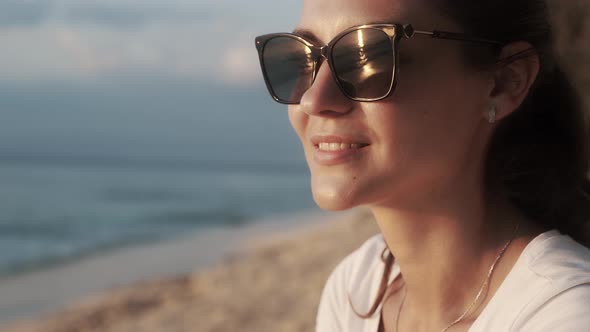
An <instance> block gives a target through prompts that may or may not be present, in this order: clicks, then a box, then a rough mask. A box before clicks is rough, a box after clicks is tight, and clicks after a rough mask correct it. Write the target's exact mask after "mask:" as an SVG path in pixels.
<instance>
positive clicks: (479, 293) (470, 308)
mask: <svg viewBox="0 0 590 332" xmlns="http://www.w3.org/2000/svg"><path fill="white" fill-rule="evenodd" d="M519 226H520V223H518V224H516V227H515V228H514V233H513V234H512V236H511V237H510V239H509V240H508V242H506V244H504V247H502V249H501V250H500V252H499V253H498V255H497V256H496V259H494V262H493V263H492V265H491V266H490V269H489V270H488V274H487V275H486V278H485V280H484V281H483V284H482V285H481V287H480V288H479V291H478V292H477V295H476V296H475V298H474V299H473V301H472V302H471V304H469V306H468V307H467V309H465V311H464V312H463V313H462V314H461V315H460V316H459V317H458V318H457V319H455V320H454V321H453V322H452V323H451V324H449V325H447V326H446V327H445V328H443V329H442V330H441V331H440V332H446V331H447V330H448V329H450V328H451V327H453V326H455V325H457V324H458V323H459V322H460V321H462V320H463V319H464V318H465V317H466V316H467V314H469V313H470V312H471V310H472V309H473V307H474V306H475V304H476V303H477V302H478V301H479V298H480V297H481V295H482V294H483V292H484V289H486V288H487V287H488V285H489V283H490V278H491V277H492V274H493V273H494V269H495V268H496V264H497V263H498V261H499V260H500V258H502V256H503V255H504V252H506V249H508V247H509V246H510V244H511V243H512V240H513V239H514V237H515V236H516V233H517V232H518V228H519ZM404 288H405V287H404ZM407 295H408V289H407V288H406V289H405V291H404V298H403V299H402V303H401V304H400V306H399V309H398V311H397V319H396V322H395V325H396V326H395V331H396V332H399V317H400V314H401V313H402V308H403V306H404V303H405V302H406V296H407Z"/></svg>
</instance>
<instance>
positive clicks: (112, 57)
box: [0, 0, 302, 162]
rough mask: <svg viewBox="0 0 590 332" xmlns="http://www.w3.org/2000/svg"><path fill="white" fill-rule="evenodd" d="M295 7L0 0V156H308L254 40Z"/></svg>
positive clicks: (268, 0) (287, 22) (267, 1)
mask: <svg viewBox="0 0 590 332" xmlns="http://www.w3.org/2000/svg"><path fill="white" fill-rule="evenodd" d="M299 13H300V3H299V1H295V0H281V1H275V0H250V1H238V0H232V1H219V0H217V1H215V0H166V1H164V0H159V1H156V0H3V1H0V45H2V46H1V49H2V51H1V52H0V119H1V121H0V161H1V160H10V159H11V158H12V159H14V158H17V159H19V158H20V159H23V158H24V159H27V158H29V159H31V158H32V159H35V158H38V157H39V156H41V157H43V158H46V157H49V158H62V157H63V158H125V159H153V158H156V159H158V158H160V159H161V158H164V159H178V160H180V159H183V160H184V159H189V160H209V161H210V160H244V159H248V160H263V159H264V160H266V159H269V160H275V161H281V162H284V161H287V162H291V161H294V160H300V161H301V160H302V157H301V153H300V148H299V144H298V142H297V140H296V137H295V136H294V133H293V132H292V130H291V128H290V127H289V124H288V119H287V114H286V111H285V109H286V108H285V107H284V106H283V105H279V104H276V103H274V102H273V101H272V100H271V99H270V97H269V96H268V93H267V92H266V90H265V88H264V83H263V81H262V76H261V74H260V69H259V64H258V58H257V54H256V50H255V47H254V37H255V36H256V35H258V34H263V33H269V32H279V31H289V30H292V29H293V27H294V25H295V23H296V22H297V19H298V16H299ZM269 151H273V152H272V153H269Z"/></svg>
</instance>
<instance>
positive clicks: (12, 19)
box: [0, 0, 52, 26]
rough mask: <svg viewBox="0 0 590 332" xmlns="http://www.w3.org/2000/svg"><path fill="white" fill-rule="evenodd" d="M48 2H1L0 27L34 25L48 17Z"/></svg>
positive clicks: (49, 10) (49, 6)
mask: <svg viewBox="0 0 590 332" xmlns="http://www.w3.org/2000/svg"><path fill="white" fill-rule="evenodd" d="M51 9H52V4H51V3H50V2H49V1H27V0H3V1H2V3H1V4H0V26H24V25H36V24H39V23H41V22H43V21H44V20H45V19H47V17H48V16H49V15H50V12H51Z"/></svg>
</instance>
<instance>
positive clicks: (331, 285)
mask: <svg viewBox="0 0 590 332" xmlns="http://www.w3.org/2000/svg"><path fill="white" fill-rule="evenodd" d="M385 248H386V244H385V240H384V239H383V236H382V235H381V234H376V235H374V236H372V237H370V238H369V239H367V240H366V241H365V242H364V243H363V244H362V245H361V246H360V247H359V248H357V249H356V250H354V251H353V252H352V253H350V254H349V255H347V256H346V257H345V258H344V259H343V260H342V261H340V262H339V263H338V265H337V266H336V267H335V268H334V270H333V271H332V273H331V274H330V276H329V277H328V280H327V281H326V284H325V286H324V289H323V291H322V295H321V299H320V305H319V308H318V312H317V317H316V331H346V329H347V328H350V327H351V326H354V325H355V324H356V323H357V322H355V320H356V319H358V317H356V316H355V314H354V311H352V307H351V303H352V304H353V305H354V308H355V310H356V311H357V312H360V313H363V312H367V311H368V308H369V307H370V305H371V304H372V303H370V302H371V300H373V299H374V296H373V294H372V293H375V295H376V291H377V289H375V291H373V289H374V288H375V286H374V285H376V284H378V283H379V282H380V280H381V277H382V275H383V271H384V263H383V261H382V259H381V257H382V253H383V250H384V249H385ZM349 300H350V302H349ZM358 323H360V321H359V322H358Z"/></svg>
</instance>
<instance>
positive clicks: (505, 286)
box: [316, 230, 590, 332]
mask: <svg viewBox="0 0 590 332" xmlns="http://www.w3.org/2000/svg"><path fill="white" fill-rule="evenodd" d="M385 246H386V244H385V240H384V239H383V235H382V234H377V235H375V236H373V237H371V238H370V239H368V240H367V241H366V242H365V243H364V244H363V245H362V246H361V247H359V248H358V249H357V250H355V251H354V252H353V253H351V254H350V255H348V256H347V257H346V258H344V260H342V261H341V262H340V263H339V264H338V266H336V268H335V269H334V271H332V274H331V275H330V277H329V278H328V281H327V282H326V285H325V286H324V290H323V292H322V296H321V300H320V305H319V309H318V313H317V317H316V331H317V332H336V331H337V332H345V331H350V332H377V330H378V328H379V320H380V313H381V305H380V306H379V307H378V308H377V311H376V312H375V314H374V315H373V316H371V317H370V318H368V319H363V318H360V317H358V316H357V315H356V314H355V313H354V311H353V310H352V308H351V307H350V304H349V302H348V298H347V297H348V295H350V300H351V302H352V303H353V305H354V307H355V309H356V311H357V312H359V313H368V312H369V308H370V307H371V305H372V304H373V302H374V301H375V299H376V296H377V291H378V289H379V284H380V282H381V277H382V276H383V270H384V267H385V264H384V263H383V261H382V260H381V253H382V252H383V250H384V248H385ZM399 273H400V269H399V265H397V264H396V263H394V265H393V267H392V271H391V273H390V276H389V282H391V281H392V280H393V279H394V278H395V277H396V276H397V275H398V274H399ZM469 331H470V332H480V331H486V332H487V331H493V332H504V331H518V332H521V331H523V332H578V331H580V332H590V250H589V249H588V248H586V247H584V246H582V245H580V244H579V243H577V242H575V241H573V240H572V239H571V238H570V237H568V236H565V235H562V234H561V233H559V232H558V231H555V230H553V231H549V232H545V233H543V234H541V235H539V236H537V237H536V238H535V239H533V240H532V241H531V242H530V243H529V244H528V245H527V247H526V248H525V249H524V251H523V252H522V254H521V255H520V257H519V258H518V260H517V262H516V264H515V265H514V267H513V268H512V270H511V271H510V273H509V274H508V275H507V277H506V279H505V280H504V281H503V282H502V284H501V285H500V287H499V288H498V290H497V291H496V293H495V294H494V296H493V297H492V299H491V300H490V302H489V303H488V304H487V306H486V307H485V308H484V310H483V312H482V313H481V315H480V316H479V317H478V318H477V319H476V321H475V322H474V323H473V325H472V326H471V328H470V329H469Z"/></svg>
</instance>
